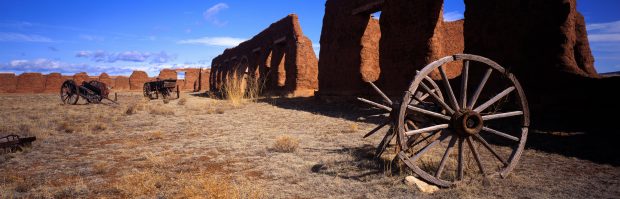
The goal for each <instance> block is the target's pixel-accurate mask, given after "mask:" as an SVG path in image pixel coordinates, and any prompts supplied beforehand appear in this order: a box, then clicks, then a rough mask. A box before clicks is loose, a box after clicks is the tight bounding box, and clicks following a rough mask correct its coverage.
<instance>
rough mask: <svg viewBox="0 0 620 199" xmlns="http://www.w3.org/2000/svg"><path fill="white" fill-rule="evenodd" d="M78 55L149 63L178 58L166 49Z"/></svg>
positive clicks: (113, 61)
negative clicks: (156, 51) (153, 51)
mask: <svg viewBox="0 0 620 199" xmlns="http://www.w3.org/2000/svg"><path fill="white" fill-rule="evenodd" d="M75 56H76V57H81V58H90V59H91V61H94V62H105V63H115V62H118V61H124V62H149V63H168V62H171V61H174V60H176V58H177V55H176V54H169V53H166V52H165V51H161V52H158V53H151V52H139V51H124V52H119V53H109V52H106V51H94V52H93V51H79V52H77V53H76V54H75Z"/></svg>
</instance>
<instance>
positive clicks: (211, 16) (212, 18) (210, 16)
mask: <svg viewBox="0 0 620 199" xmlns="http://www.w3.org/2000/svg"><path fill="white" fill-rule="evenodd" d="M228 8H229V7H228V5H227V4H225V3H218V4H215V5H214V6H211V7H210V8H209V9H207V10H206V11H204V12H203V13H202V16H203V17H204V18H205V20H207V21H208V22H210V23H212V24H213V25H216V26H224V25H226V24H227V23H228V21H221V20H220V19H218V17H217V16H216V15H217V14H218V13H220V11H222V10H225V9H228Z"/></svg>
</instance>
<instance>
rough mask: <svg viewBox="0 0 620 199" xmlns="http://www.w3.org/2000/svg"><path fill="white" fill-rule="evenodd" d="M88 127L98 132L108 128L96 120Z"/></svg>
mask: <svg viewBox="0 0 620 199" xmlns="http://www.w3.org/2000/svg"><path fill="white" fill-rule="evenodd" d="M90 129H91V130H92V131H94V132H100V131H105V130H107V129H108V126H107V125H106V124H105V123H100V122H97V123H95V124H93V125H92V126H91V127H90Z"/></svg>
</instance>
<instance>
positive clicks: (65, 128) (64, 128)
mask: <svg viewBox="0 0 620 199" xmlns="http://www.w3.org/2000/svg"><path fill="white" fill-rule="evenodd" d="M56 130H58V131H61V132H65V133H75V132H77V131H78V128H77V127H76V126H74V125H73V124H72V123H69V122H60V123H59V124H58V127H56Z"/></svg>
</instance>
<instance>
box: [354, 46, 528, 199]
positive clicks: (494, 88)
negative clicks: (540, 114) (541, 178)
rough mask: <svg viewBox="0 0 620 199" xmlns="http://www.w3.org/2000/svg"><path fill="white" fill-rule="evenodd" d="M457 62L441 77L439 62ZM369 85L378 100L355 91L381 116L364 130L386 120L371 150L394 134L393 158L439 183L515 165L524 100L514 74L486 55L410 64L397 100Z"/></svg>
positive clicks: (524, 125) (523, 135)
mask: <svg viewBox="0 0 620 199" xmlns="http://www.w3.org/2000/svg"><path fill="white" fill-rule="evenodd" d="M458 62H462V66H463V67H462V70H461V75H460V76H459V77H456V78H453V79H448V75H446V70H445V68H446V66H447V64H451V66H453V64H459V63H458ZM456 71H458V69H457V70H456ZM431 77H434V78H431ZM370 85H371V86H372V87H373V88H374V90H376V91H377V92H378V93H379V95H380V96H381V98H382V101H383V102H382V103H379V102H373V101H370V100H367V99H363V98H358V99H359V100H360V101H362V102H365V103H368V104H370V105H372V106H373V107H375V108H378V109H380V110H382V111H383V112H384V114H383V115H384V116H386V118H385V120H384V121H383V122H382V123H381V124H380V125H379V126H378V127H377V128H375V129H373V130H372V131H370V132H369V133H368V134H366V135H365V136H364V137H368V136H370V135H372V134H374V133H376V132H378V131H379V130H381V129H383V128H384V127H386V126H388V127H389V130H388V131H387V132H386V134H385V135H384V137H383V139H382V141H381V143H380V144H379V146H378V147H377V149H376V155H377V157H380V156H381V155H382V154H384V152H385V151H386V149H387V148H388V147H389V146H390V145H391V143H392V142H394V144H393V146H395V147H394V151H395V155H394V157H393V158H394V160H400V161H402V162H403V163H404V164H405V165H406V166H407V167H408V168H410V169H411V170H412V171H413V172H414V173H415V174H417V175H418V176H419V177H421V178H423V179H424V180H426V181H428V182H430V183H432V184H435V185H438V186H441V187H450V186H452V185H454V184H455V183H457V182H459V181H461V180H463V179H465V178H471V179H483V180H486V179H487V177H491V176H500V177H502V178H504V177H506V176H507V175H508V174H509V173H510V171H512V170H513V169H514V168H515V166H516V165H517V162H518V161H519V158H520V157H521V153H522V152H523V148H524V146H525V141H526V139H527V133H528V127H529V110H528V105H527V100H526V98H525V94H524V92H523V89H522V88H521V85H520V84H519V82H518V81H517V79H516V78H515V76H514V75H512V74H511V73H509V72H508V71H506V70H505V69H504V68H503V67H501V66H500V65H499V64H497V63H495V62H494V61H492V60H490V59H487V58H484V57H481V56H477V55H468V54H457V55H453V56H448V57H444V58H441V59H439V60H437V61H435V62H432V63H430V64H428V65H427V66H425V67H424V68H423V69H422V70H421V71H418V73H417V75H416V76H415V78H414V79H413V81H412V82H411V84H410V85H409V87H408V89H407V90H406V91H404V95H403V96H402V100H400V101H398V100H392V99H390V98H388V97H387V95H386V94H385V93H384V92H383V91H381V90H380V89H379V88H378V87H377V86H375V84H373V83H370ZM439 85H441V86H439ZM453 88H457V89H458V90H456V94H455V89H453ZM457 94H458V95H457ZM477 177H482V178H477Z"/></svg>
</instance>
